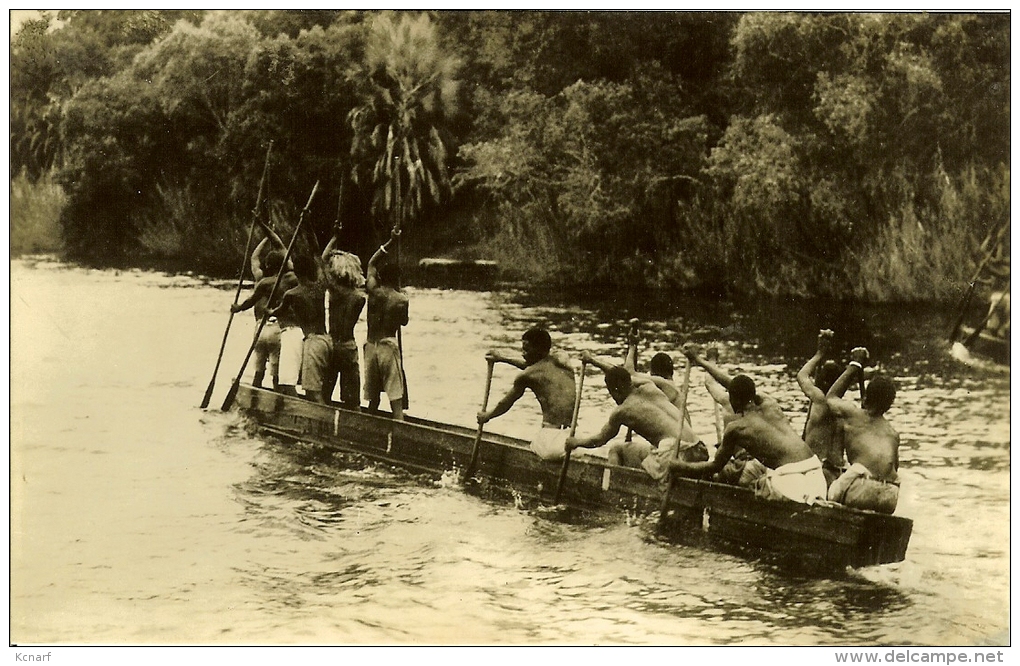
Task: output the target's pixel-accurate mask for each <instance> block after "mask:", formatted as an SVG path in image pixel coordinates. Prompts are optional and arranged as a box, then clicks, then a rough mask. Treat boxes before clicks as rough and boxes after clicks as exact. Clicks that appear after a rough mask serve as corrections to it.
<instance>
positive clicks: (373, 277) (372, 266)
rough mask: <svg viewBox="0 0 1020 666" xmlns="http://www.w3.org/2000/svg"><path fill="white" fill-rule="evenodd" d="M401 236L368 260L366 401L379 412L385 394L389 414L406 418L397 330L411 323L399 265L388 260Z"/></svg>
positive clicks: (391, 238)
mask: <svg viewBox="0 0 1020 666" xmlns="http://www.w3.org/2000/svg"><path fill="white" fill-rule="evenodd" d="M399 235H400V232H399V231H397V230H394V231H393V233H391V234H390V239H389V240H388V241H386V242H385V243H383V244H382V245H381V246H380V247H379V249H378V250H376V251H375V254H373V255H372V258H371V259H369V261H368V282H367V284H366V286H367V288H368V339H367V340H366V341H365V400H367V401H368V408H369V410H371V411H376V410H378V409H379V398H380V396H379V394H380V393H382V392H383V391H386V397H387V398H389V401H390V412H392V414H393V418H394V419H397V420H398V421H402V420H403V419H404V390H405V389H404V372H403V366H402V365H401V359H400V346H399V344H398V342H397V331H398V330H399V329H400V327H401V326H406V325H407V322H408V300H407V296H405V295H404V294H403V293H401V292H400V291H399V290H398V289H397V269H398V266H397V265H396V263H394V262H392V261H388V260H386V256H387V248H388V247H389V245H390V243H392V242H393V241H394V240H396V238H397V237H398V236H399Z"/></svg>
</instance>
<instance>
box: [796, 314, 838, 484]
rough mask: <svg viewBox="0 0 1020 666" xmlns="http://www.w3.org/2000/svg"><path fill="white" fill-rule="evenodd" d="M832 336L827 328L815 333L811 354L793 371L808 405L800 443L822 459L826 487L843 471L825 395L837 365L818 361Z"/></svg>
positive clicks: (826, 351) (824, 354)
mask: <svg viewBox="0 0 1020 666" xmlns="http://www.w3.org/2000/svg"><path fill="white" fill-rule="evenodd" d="M832 336H833V332H832V331H830V330H829V329H824V330H822V331H819V332H818V349H817V351H816V352H815V355H814V356H812V357H811V358H810V359H808V361H807V363H805V364H804V367H802V368H801V369H800V372H798V373H797V383H798V384H799V385H800V390H801V391H803V392H804V395H805V396H807V398H808V400H810V401H811V403H810V405H809V406H808V415H807V423H805V425H804V442H805V443H806V444H807V445H808V446H809V447H811V450H812V451H814V453H815V455H816V456H818V458H819V459H820V460H821V461H822V473H823V474H824V475H825V483H826V486H830V485H832V482H833V481H835V480H836V477H838V476H839V475H840V474H842V473H843V468H844V462H843V439H842V437H841V436H840V435H841V433H840V432H838V430H839V429H838V427H837V425H836V419H835V418H834V416H833V414H832V410H830V409H829V405H828V400H827V398H826V396H825V394H826V392H827V391H828V390H829V389H830V388H831V387H832V385H833V383H834V382H835V381H836V378H837V377H839V366H838V365H836V362H835V361H832V360H829V361H826V362H825V363H822V361H823V359H825V357H826V356H828V355H829V351H830V349H831V348H832ZM819 364H821V366H820V367H819ZM812 377H814V379H812ZM844 390H845V388H844ZM842 396H843V392H840V394H839V396H838V397H842Z"/></svg>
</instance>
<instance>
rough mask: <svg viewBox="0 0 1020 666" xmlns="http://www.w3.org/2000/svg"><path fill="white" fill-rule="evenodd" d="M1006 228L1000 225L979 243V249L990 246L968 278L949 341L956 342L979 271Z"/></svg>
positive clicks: (972, 295) (983, 266)
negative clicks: (968, 282)
mask: <svg viewBox="0 0 1020 666" xmlns="http://www.w3.org/2000/svg"><path fill="white" fill-rule="evenodd" d="M1005 230H1006V225H1005V224H1003V225H1001V226H1000V227H999V228H998V229H997V230H996V231H995V232H994V233H989V234H988V237H987V238H985V241H984V242H983V243H981V249H985V246H986V245H987V244H988V243H989V242H991V246H990V247H988V251H987V252H985V256H984V258H983V259H982V260H981V263H979V264H978V267H977V270H976V271H974V277H972V278H971V279H970V287H969V288H968V289H967V294H966V295H965V296H964V298H963V300H962V301H961V302H960V305H959V310H960V314H959V316H957V318H956V323H955V324H954V325H953V330H952V331H951V332H950V333H949V342H950V343H953V342H956V338H957V336H959V335H960V327H961V326H963V320H964V319H965V318H966V316H967V306H969V305H970V300H971V298H973V297H974V290H975V289H976V288H977V281H978V278H979V277H981V273H982V272H983V271H984V270H985V266H986V265H988V262H989V261H990V260H991V258H992V255H993V254H995V250H996V249H997V248H998V247H999V241H1000V240H1001V238H1002V232H1003V231H1005Z"/></svg>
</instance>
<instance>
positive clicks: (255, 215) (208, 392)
mask: <svg viewBox="0 0 1020 666" xmlns="http://www.w3.org/2000/svg"><path fill="white" fill-rule="evenodd" d="M272 151H273V142H272V140H270V141H269V149H268V150H266V164H265V166H264V167H263V168H262V180H261V181H259V193H258V196H256V197H255V209H254V210H253V211H252V218H251V226H250V227H249V228H248V240H247V242H246V243H245V244H244V255H243V256H242V257H241V272H240V274H239V275H238V276H237V291H235V292H234V303H233V304H234V305H237V302H238V300H239V299H240V298H241V286H242V285H243V284H244V267H245V266H246V265H247V264H248V253H249V252H250V251H251V239H252V237H253V236H254V234H255V224H256V223H257V222H258V219H259V208H260V207H261V206H262V188H263V186H264V185H265V184H266V174H267V173H269V154H270V153H271V152H272ZM233 321H234V310H233V308H231V310H230V317H228V318H227V328H226V329H225V330H224V331H223V342H221V343H220V353H219V355H217V356H216V366H215V367H214V368H213V371H212V378H211V379H210V380H209V385H208V386H207V387H206V388H205V396H203V397H202V404H201V405H199V407H200V408H202V409H205V408H206V407H208V406H209V401H210V400H211V399H212V393H213V387H214V386H215V385H216V373H218V372H219V371H220V361H222V360H223V350H224V349H226V348H227V336H228V335H230V324H231V323H232V322H233Z"/></svg>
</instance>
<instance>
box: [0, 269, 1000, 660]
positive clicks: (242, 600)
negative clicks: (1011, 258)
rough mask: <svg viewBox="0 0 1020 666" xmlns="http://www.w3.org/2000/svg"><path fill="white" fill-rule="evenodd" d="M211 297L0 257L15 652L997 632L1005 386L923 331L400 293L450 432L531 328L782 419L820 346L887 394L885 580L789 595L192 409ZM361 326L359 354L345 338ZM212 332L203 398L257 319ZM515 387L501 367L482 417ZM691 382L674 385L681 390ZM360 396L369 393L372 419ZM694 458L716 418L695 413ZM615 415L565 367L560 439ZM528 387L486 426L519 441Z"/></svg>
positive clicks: (768, 640) (618, 299) (937, 330)
mask: <svg viewBox="0 0 1020 666" xmlns="http://www.w3.org/2000/svg"><path fill="white" fill-rule="evenodd" d="M232 287H233V285H231V284H229V283H208V282H205V281H202V280H198V279H194V278H190V277H186V276H167V275H163V274H158V273H149V272H139V271H135V272H115V271H93V270H85V269H81V268H76V267H69V266H66V265H62V264H59V263H53V262H47V261H43V262H38V263H37V262H35V261H15V262H13V263H12V275H11V329H12V330H11V336H12V337H11V345H12V348H11V351H12V355H11V356H12V358H11V466H12V469H11V484H12V486H11V499H12V505H11V506H12V509H11V640H12V642H16V643H20V644H26V643H50V644H60V643H68V644H111V643H112V644H124V643H130V644H465V643H472V644H475V643H480V644H501V645H517V644H585V645H587V644H617V645H619V644H631V645H650V644H655V645H686V644H697V645H714V644H728V645H732V644H755V645H769V644H782V645H833V644H842V645H876V644H906V645H913V644H934V645H948V644H952V645H960V644H975V643H977V644H982V643H1003V642H1007V641H1008V634H1007V633H1006V632H1008V628H1009V623H1008V618H1009V583H1010V579H1009V490H1010V486H1009V462H1010V456H1009V443H1010V434H1009V380H1008V377H996V376H987V375H983V374H980V373H978V372H976V371H974V370H971V369H968V368H965V367H962V366H958V365H956V364H955V362H954V361H952V360H951V359H949V357H948V355H947V354H946V350H945V345H944V343H943V342H941V338H942V337H944V336H945V328H946V325H947V321H949V320H950V319H951V316H950V315H947V314H946V313H940V312H933V311H931V310H930V309H925V308H916V309H907V308H862V309H855V308H852V307H849V306H845V305H832V304H824V303H806V302H797V303H775V302H773V303H768V304H761V305H759V306H755V307H752V306H748V305H744V306H740V307H737V306H734V305H728V304H721V303H713V302H708V301H678V300H673V299H670V298H666V297H663V296H661V295H660V296H655V295H648V294H641V293H638V294H634V293H629V294H628V293H614V294H595V295H588V296H586V295H583V294H572V295H549V294H527V293H516V292H499V293H496V292H491V293H490V292H468V291H443V290H435V289H427V290H426V289H410V290H409V293H410V297H411V324H410V325H409V326H408V327H407V329H406V330H405V334H404V344H405V355H406V358H407V375H408V381H409V388H410V398H411V409H410V413H413V414H415V415H418V416H421V417H424V418H429V419H434V420H439V421H447V422H452V423H458V424H462V425H467V426H471V425H473V416H474V413H475V412H476V411H477V410H478V407H479V404H480V402H481V398H482V392H483V388H484V385H483V382H484V376H485V362H484V360H483V354H484V352H485V351H486V350H487V349H489V348H492V347H500V348H505V349H516V348H518V347H519V339H520V335H521V333H522V332H523V331H524V330H525V329H526V328H527V327H529V326H531V325H532V324H535V323H540V324H543V325H545V326H547V327H548V328H549V329H550V330H551V332H552V335H553V339H554V342H555V344H556V345H557V346H558V347H560V348H562V349H565V350H567V351H568V352H570V353H571V354H573V355H574V356H575V357H576V356H577V355H578V354H579V353H580V351H581V350H585V349H587V350H591V351H593V352H594V353H596V354H599V355H603V356H606V357H616V358H619V357H622V354H623V344H622V336H623V332H624V329H625V326H626V324H625V322H626V320H627V319H629V318H630V317H634V316H637V317H641V318H642V319H643V320H644V322H645V324H644V329H643V330H644V332H645V342H644V343H643V349H642V359H643V360H644V361H647V359H648V358H650V357H651V355H652V354H653V353H654V352H655V351H660V350H662V351H667V352H671V353H673V354H674V356H676V349H677V345H678V344H679V343H680V342H681V341H685V340H691V341H694V342H696V343H704V344H709V343H711V344H715V345H717V346H718V347H719V349H720V357H721V362H722V364H723V365H724V366H725V367H727V368H728V369H730V370H731V371H736V370H741V371H746V372H748V373H750V374H752V375H753V376H754V377H755V378H756V379H757V380H758V381H759V384H760V386H761V388H762V390H764V391H766V392H769V393H771V394H773V395H774V396H776V397H777V398H778V399H779V400H780V402H781V404H782V405H783V406H784V408H785V409H786V410H787V412H788V413H789V414H790V416H791V418H792V420H793V421H794V426H795V427H797V428H799V427H800V426H801V424H802V423H803V417H804V399H803V397H802V396H801V395H800V394H799V391H798V389H797V387H796V382H795V380H794V375H795V373H796V371H797V369H799V367H800V365H801V364H802V363H803V362H804V361H805V360H806V358H807V357H809V356H810V355H811V353H812V352H813V346H814V336H815V334H816V333H817V330H818V328H819V327H822V326H831V327H833V328H836V329H837V330H838V333H839V335H840V337H839V339H838V341H837V342H838V343H839V344H840V345H845V346H851V345H856V344H866V345H868V346H869V348H871V349H872V350H873V351H874V353H875V355H876V357H877V358H878V360H879V361H880V362H881V363H882V365H883V367H884V368H885V370H886V372H888V373H889V374H890V375H891V376H893V377H894V378H895V379H896V381H897V384H898V386H899V395H898V397H897V400H896V404H895V405H894V406H893V408H892V410H891V411H890V414H889V418H890V420H891V421H892V422H893V423H894V424H895V425H896V427H897V428H898V429H899V430H900V432H901V435H902V440H903V446H902V449H901V454H900V459H901V466H902V476H903V478H904V485H903V496H902V497H901V501H900V507H899V509H898V511H897V513H898V514H901V515H905V516H908V517H910V518H912V519H913V520H914V532H913V537H912V539H911V542H910V548H909V549H908V552H907V559H906V561H905V562H902V563H898V564H894V565H888V566H883V567H875V568H869V569H864V570H861V571H856V572H850V573H849V574H848V575H847V576H846V577H843V578H840V579H818V578H811V577H807V576H803V575H799V574H796V573H791V572H789V571H783V570H780V569H777V568H775V567H773V566H772V565H769V564H768V563H764V562H758V561H748V560H745V559H741V558H738V557H734V556H732V555H729V554H725V553H719V552H713V551H707V550H702V549H699V548H697V547H692V546H684V545H673V544H666V543H661V542H659V541H658V540H656V539H655V538H654V535H653V533H652V531H651V530H649V529H648V528H647V527H646V526H644V525H642V524H641V523H640V521H628V520H627V517H626V516H620V517H619V519H618V520H600V521H589V522H584V521H582V522H581V523H579V524H577V523H575V524H571V523H565V522H559V521H554V520H550V519H549V518H548V517H547V516H544V515H541V514H536V513H534V512H530V511H527V510H523V509H521V508H518V507H517V506H516V505H514V503H513V502H509V501H492V500H486V499H483V498H479V497H476V496H474V495H471V494H467V493H465V492H464V491H463V490H462V489H461V488H459V487H458V486H457V484H456V483H455V481H454V480H453V477H452V475H447V476H446V477H443V478H424V477H415V476H412V475H408V474H404V473H401V472H400V471H399V470H392V469H389V468H386V467H373V466H367V467H366V466H364V465H349V464H345V463H344V461H343V460H342V459H340V458H338V457H337V456H333V455H330V454H328V453H324V452H322V451H319V450H316V449H314V448H310V447H307V446H303V445H289V444H285V443H282V442H279V441H276V440H273V439H271V438H265V437H260V436H255V435H253V434H252V433H251V429H250V428H248V427H246V424H245V422H244V421H243V419H241V418H240V417H239V416H238V415H237V414H235V413H227V414H224V413H221V412H219V411H218V410H216V409H212V410H210V411H202V410H199V409H198V407H197V405H198V403H199V402H200V401H201V398H202V395H203V392H204V390H205V387H206V385H207V383H208V381H209V377H210V373H211V371H212V366H213V364H214V362H215V360H216V353H217V351H218V347H219V343H220V340H221V337H222V333H223V327H224V325H225V324H226V321H227V306H228V305H229V303H230V300H231V297H232V295H233V291H232ZM363 326H364V324H363V323H362V325H361V326H359V328H358V331H357V334H358V338H359V340H363V339H364V328H363ZM254 328H255V326H254V321H253V319H252V318H251V317H250V316H249V315H248V314H244V315H238V316H237V317H235V319H234V323H233V327H232V332H231V335H230V338H229V344H228V347H227V350H226V353H225V355H224V360H223V363H222V368H221V373H220V376H219V379H218V381H217V390H216V393H215V395H214V398H213V406H214V407H215V406H218V405H219V403H220V401H221V400H222V397H223V393H224V392H225V390H226V388H227V387H228V385H229V382H230V378H231V376H232V375H233V374H234V373H236V371H237V368H238V366H239V365H240V363H241V360H242V358H243V356H244V353H245V351H246V350H247V344H248V342H249V341H250V339H251V334H252V332H253V330H254ZM512 372H513V371H512V369H510V368H509V367H507V366H498V367H497V370H496V372H495V375H494V379H493V398H492V399H493V400H495V399H496V397H498V395H500V394H501V393H502V392H503V391H505V390H506V389H507V388H508V387H509V383H510V381H511V379H512V376H513V374H512ZM702 378H703V375H701V374H700V370H695V371H694V373H693V381H694V382H695V386H697V387H700V381H701V379H702ZM384 402H385V401H384ZM690 406H691V411H692V417H693V419H694V423H695V426H696V428H697V429H698V430H699V431H700V432H701V433H703V434H704V436H705V438H706V439H709V440H713V439H714V434H713V425H712V405H711V402H710V401H709V399H708V397H707V394H705V392H704V391H703V390H695V391H693V392H692V394H691V398H690ZM610 407H611V403H610V399H609V397H608V394H607V393H606V391H605V388H604V385H603V384H602V381H601V376H599V375H596V374H591V375H589V376H588V377H587V378H586V382H585V388H584V396H583V403H582V409H581V417H580V425H579V432H580V433H581V434H588V433H592V432H594V431H595V430H597V429H598V428H599V426H600V425H601V423H602V421H603V419H604V418H605V416H606V415H607V414H608V411H609V409H610ZM538 414H539V411H538V406H537V403H536V401H535V400H534V398H533V397H531V396H530V395H528V396H526V397H525V398H523V399H522V400H521V401H520V403H519V404H518V405H517V406H516V407H515V408H514V409H513V410H512V411H511V412H510V413H509V414H507V415H506V416H505V417H503V418H501V419H498V420H497V421H494V422H493V423H492V429H493V430H495V431H499V432H504V433H508V434H512V435H518V436H525V435H527V434H528V433H529V431H530V430H531V428H532V427H533V426H534V424H535V422H536V420H537V418H538Z"/></svg>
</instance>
